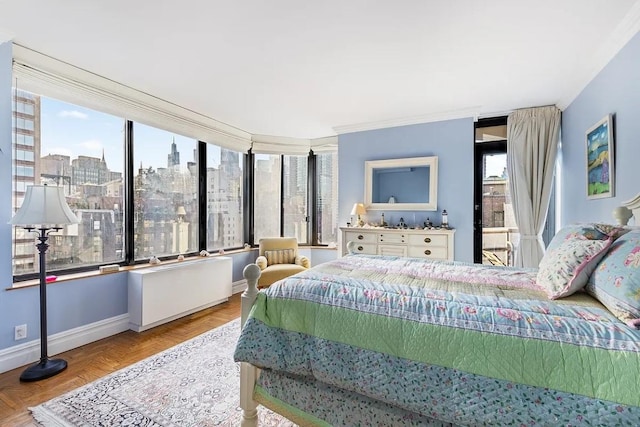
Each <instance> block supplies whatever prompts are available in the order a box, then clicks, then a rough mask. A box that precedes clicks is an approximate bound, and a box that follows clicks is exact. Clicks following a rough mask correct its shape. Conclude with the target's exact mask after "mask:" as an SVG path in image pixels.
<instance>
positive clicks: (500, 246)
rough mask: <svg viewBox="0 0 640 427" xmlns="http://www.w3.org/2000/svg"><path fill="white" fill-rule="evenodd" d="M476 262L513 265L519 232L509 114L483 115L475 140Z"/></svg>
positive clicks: (474, 252)
mask: <svg viewBox="0 0 640 427" xmlns="http://www.w3.org/2000/svg"><path fill="white" fill-rule="evenodd" d="M473 193H474V201H473V205H474V219H473V221H474V224H473V225H474V227H473V233H474V239H473V241H474V250H473V258H474V262H476V263H482V264H492V265H507V266H511V265H513V248H514V247H516V246H517V243H518V239H519V233H518V227H517V225H516V221H515V216H514V214H513V207H512V204H511V194H510V190H509V176H508V174H507V118H506V117H496V118H490V119H480V120H478V121H477V122H476V124H475V140H474V192H473Z"/></svg>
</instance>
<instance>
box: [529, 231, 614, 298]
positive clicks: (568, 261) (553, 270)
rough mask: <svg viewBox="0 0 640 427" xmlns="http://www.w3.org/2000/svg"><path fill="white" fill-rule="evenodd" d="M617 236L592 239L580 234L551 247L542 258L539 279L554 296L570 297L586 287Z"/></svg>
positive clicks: (549, 293) (549, 295) (539, 282)
mask: <svg viewBox="0 0 640 427" xmlns="http://www.w3.org/2000/svg"><path fill="white" fill-rule="evenodd" d="M612 242H613V238H611V237H607V238H606V240H591V239H587V238H585V237H583V236H582V235H580V234H577V235H574V236H568V237H567V238H566V239H565V240H563V241H562V242H561V243H560V244H559V245H557V246H555V247H553V248H551V250H547V252H546V253H545V255H544V257H543V258H542V260H541V261H540V266H539V270H538V275H537V277H536V281H537V283H538V285H540V286H542V287H543V288H544V289H545V291H546V293H547V296H548V297H549V298H550V299H557V298H562V297H566V296H569V295H571V294H573V293H574V292H576V291H578V290H580V289H582V288H583V287H584V286H585V285H586V283H587V281H588V280H589V276H590V275H591V273H592V272H593V270H594V268H595V267H596V266H597V264H598V262H599V261H600V260H601V259H602V257H603V256H604V255H605V254H606V252H607V250H608V249H609V247H610V246H611V244H612Z"/></svg>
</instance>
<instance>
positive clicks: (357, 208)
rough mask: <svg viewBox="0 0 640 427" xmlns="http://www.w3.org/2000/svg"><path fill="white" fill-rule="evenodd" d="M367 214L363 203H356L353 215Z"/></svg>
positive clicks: (352, 211)
mask: <svg viewBox="0 0 640 427" xmlns="http://www.w3.org/2000/svg"><path fill="white" fill-rule="evenodd" d="M366 213H367V210H366V209H365V208H364V204H363V203H354V204H353V209H351V215H364V214H366Z"/></svg>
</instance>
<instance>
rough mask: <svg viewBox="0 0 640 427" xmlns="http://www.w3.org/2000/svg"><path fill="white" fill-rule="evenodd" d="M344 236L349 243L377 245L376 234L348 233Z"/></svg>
mask: <svg viewBox="0 0 640 427" xmlns="http://www.w3.org/2000/svg"><path fill="white" fill-rule="evenodd" d="M344 235H345V239H346V241H347V242H357V243H376V234H375V233H358V232H354V231H348V232H346V233H344ZM373 253H374V254H375V253H376V252H375V251H373Z"/></svg>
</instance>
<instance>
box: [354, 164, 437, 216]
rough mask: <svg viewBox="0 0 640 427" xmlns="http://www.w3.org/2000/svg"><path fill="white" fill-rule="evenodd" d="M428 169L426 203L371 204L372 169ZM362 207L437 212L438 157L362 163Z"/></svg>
mask: <svg viewBox="0 0 640 427" xmlns="http://www.w3.org/2000/svg"><path fill="white" fill-rule="evenodd" d="M425 166H428V167H429V190H428V191H429V202H428V203H373V171H374V169H383V168H398V167H425ZM364 206H365V208H366V209H367V210H386V211H436V210H438V157H437V156H430V157H411V158H407V159H390V160H368V161H365V162H364Z"/></svg>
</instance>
